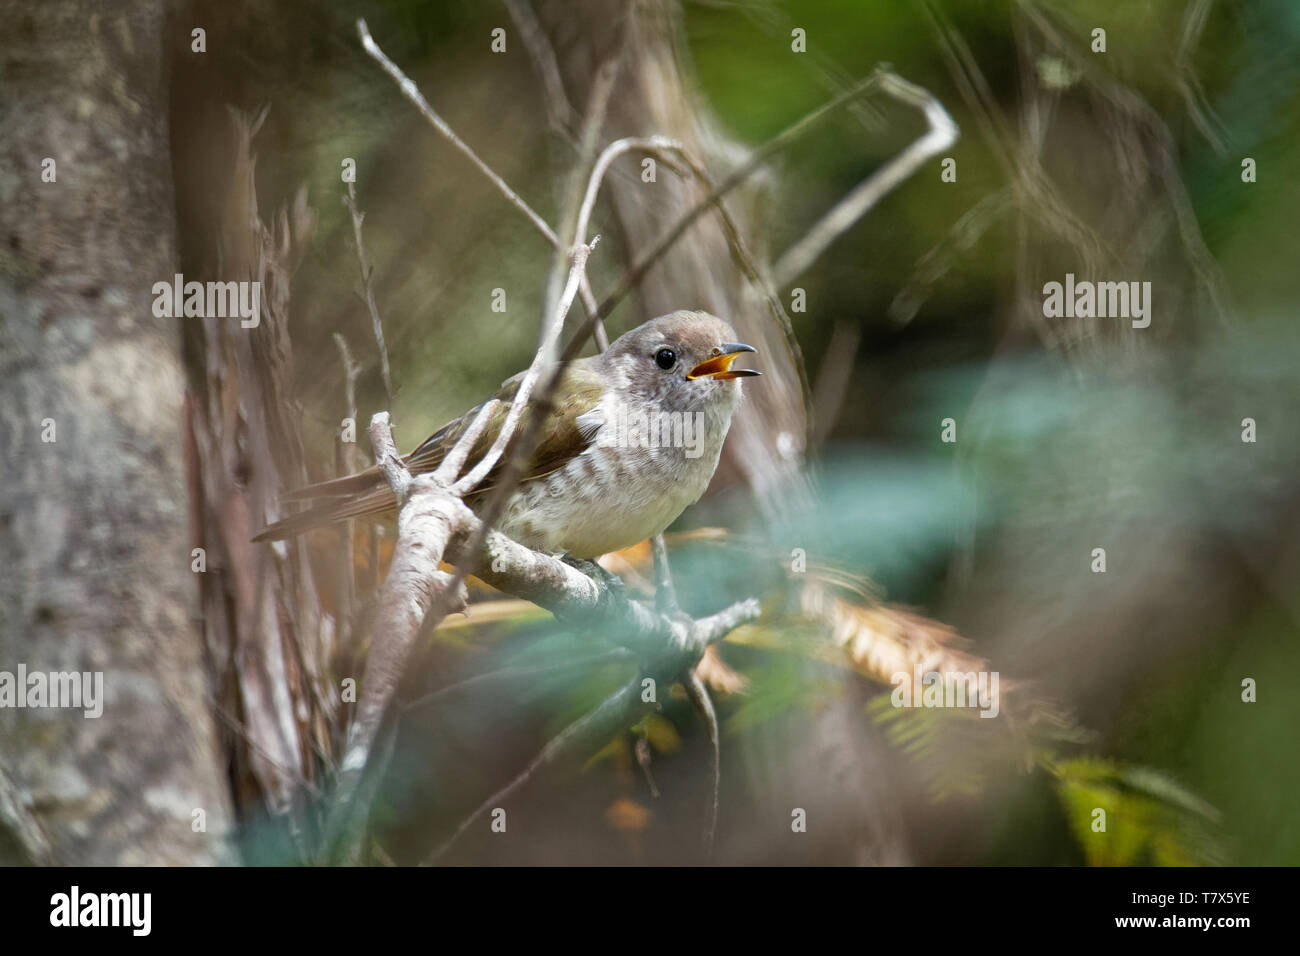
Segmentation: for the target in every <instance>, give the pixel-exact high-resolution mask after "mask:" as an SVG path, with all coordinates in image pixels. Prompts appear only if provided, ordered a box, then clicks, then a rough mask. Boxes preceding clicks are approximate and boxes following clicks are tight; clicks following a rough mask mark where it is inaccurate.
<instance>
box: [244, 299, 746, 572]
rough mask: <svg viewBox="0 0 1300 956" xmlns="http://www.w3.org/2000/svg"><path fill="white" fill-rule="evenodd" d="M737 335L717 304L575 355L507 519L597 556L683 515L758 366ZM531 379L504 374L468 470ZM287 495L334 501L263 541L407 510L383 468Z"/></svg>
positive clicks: (458, 428) (567, 549)
mask: <svg viewBox="0 0 1300 956" xmlns="http://www.w3.org/2000/svg"><path fill="white" fill-rule="evenodd" d="M734 338H735V332H734V331H733V330H732V329H731V327H730V326H729V325H727V323H725V322H724V321H722V320H721V319H719V318H717V317H716V316H713V315H710V314H708V313H707V312H686V311H681V312H673V313H671V314H670V315H663V316H660V317H659V318H657V319H651V320H650V321H649V322H646V323H645V324H644V325H641V326H638V327H637V328H635V329H632V330H631V331H630V332H627V333H625V334H624V335H622V336H620V337H619V338H618V339H617V340H616V341H615V342H613V343H612V344H611V345H610V347H609V348H608V349H607V350H606V351H605V352H603V353H601V354H599V355H594V356H591V357H590V358H583V359H577V360H575V361H574V362H572V363H570V365H569V366H568V368H567V369H566V370H565V374H564V376H563V377H562V378H561V380H560V382H559V383H558V384H557V387H556V390H555V394H554V396H553V408H552V409H551V411H550V412H549V413H548V415H547V419H546V421H545V422H544V424H543V427H542V431H541V439H540V441H539V442H538V444H537V448H536V450H535V451H534V452H533V454H532V457H531V458H530V459H529V462H528V466H527V468H526V470H525V472H524V476H523V479H522V481H521V482H520V483H519V486H518V487H517V488H516V489H515V491H514V492H512V493H511V495H510V497H509V499H508V501H507V503H506V507H505V510H504V512H503V513H502V515H501V518H500V520H499V521H498V523H497V528H498V529H499V530H500V531H502V532H504V533H505V534H507V535H509V536H510V537H511V538H514V539H515V540H516V541H518V542H519V543H520V544H523V545H525V546H527V547H530V548H532V549H534V550H536V551H542V552H545V553H548V554H568V555H570V556H571V557H574V558H579V559H590V558H595V557H597V556H599V555H601V554H605V553H606V552H609V551H616V550H618V549H619V548H625V547H628V546H629V545H633V544H636V543H638V542H640V541H643V540H645V539H646V538H649V537H652V536H653V535H656V534H658V533H659V532H661V531H663V530H664V529H665V528H667V527H668V526H669V525H670V524H672V523H673V521H675V520H676V519H677V516H678V515H680V514H681V513H682V511H684V510H685V509H686V507H687V506H688V505H690V504H693V503H694V502H695V501H697V500H699V498H700V496H701V495H702V494H704V491H705V489H706V488H708V485H709V481H710V480H711V479H712V477H713V472H714V470H715V469H716V468H717V465H718V457H719V455H720V454H721V453H722V443H723V440H724V439H725V438H726V437H727V430H728V428H730V426H731V415H732V412H734V411H735V409H736V406H737V405H738V404H739V403H740V398H741V391H740V379H741V378H745V377H748V376H753V375H758V374H759V373H758V372H756V371H753V370H751V369H736V368H732V363H733V362H734V361H735V360H736V357H737V356H738V355H740V354H741V353H744V352H754V351H757V350H756V349H754V348H753V347H752V346H749V345H742V344H740V343H738V342H734V341H732V340H733V339H734ZM523 376H524V373H522V372H521V373H520V374H518V375H515V376H514V377H512V378H509V379H507V380H506V381H505V382H504V383H503V384H502V386H501V388H500V390H499V391H498V392H497V393H496V395H495V396H494V397H495V398H496V399H498V400H499V402H500V404H499V405H498V407H497V409H496V411H495V412H494V413H493V415H492V418H491V419H490V420H489V423H488V426H487V428H486V429H485V430H484V432H483V434H482V435H481V436H480V437H479V439H478V441H477V442H476V443H475V445H474V448H473V451H472V452H471V454H470V456H469V460H468V462H467V464H466V467H465V468H464V469H463V471H468V470H469V468H470V467H472V466H473V464H474V463H475V462H476V461H478V460H479V459H480V458H481V457H482V456H483V454H484V453H485V452H486V451H487V450H488V448H489V447H491V444H492V442H493V441H494V440H495V438H496V436H497V435H498V434H499V432H500V429H501V426H502V424H503V423H504V421H505V418H506V412H507V410H508V407H509V403H510V402H511V401H512V400H513V398H514V396H515V394H516V393H517V391H518V389H519V385H520V383H521V382H522V380H523ZM481 407H482V405H479V406H476V407H475V408H473V409H470V411H468V412H466V413H465V414H464V415H462V416H461V417H460V418H457V419H456V420H455V421H452V422H449V423H448V424H446V425H444V426H443V427H442V428H440V429H438V431H437V432H435V433H434V434H433V435H432V436H431V437H430V438H428V439H426V440H425V441H424V442H423V443H422V444H421V445H420V446H419V447H418V448H416V449H415V451H413V452H411V453H410V454H409V455H407V456H406V458H405V462H406V467H407V468H408V469H410V471H411V473H412V474H420V473H422V472H429V471H433V470H434V469H435V468H437V467H438V464H439V463H440V462H441V461H442V459H443V457H444V456H445V455H446V454H447V452H448V451H449V450H450V449H451V448H452V446H453V445H455V444H456V440H457V439H458V438H459V437H460V436H461V435H462V434H463V433H464V432H465V429H467V428H468V427H469V425H470V423H471V422H472V421H473V420H474V416H475V415H476V414H477V413H478V410H479V408H481ZM523 425H524V423H523V422H522V421H521V422H520V426H519V428H518V429H517V430H516V434H520V433H522V431H523ZM502 468H503V465H502V464H501V463H498V465H497V466H496V467H495V468H493V470H492V471H491V472H490V473H489V474H488V476H487V478H486V479H485V480H484V481H483V482H482V484H480V485H479V487H478V488H477V489H476V490H475V491H474V492H473V493H472V494H471V495H469V496H467V497H466V503H467V504H468V505H469V506H470V507H471V508H475V509H477V508H478V507H480V506H481V505H482V504H483V502H484V500H485V497H486V494H487V492H488V491H489V490H490V489H491V488H492V486H493V484H494V483H495V482H496V481H497V480H499V478H500V474H501V471H502ZM285 499H286V500H290V501H301V500H307V499H323V500H318V501H314V502H313V504H312V506H311V507H309V508H308V509H307V510H305V511H302V512H300V513H298V514H295V515H292V516H290V517H288V518H285V519H284V520H283V521H277V522H276V523H275V524H272V525H270V526H268V527H267V528H265V529H264V530H263V531H262V532H261V533H260V534H258V535H257V537H256V538H254V539H253V540H255V541H276V540H280V539H283V538H287V537H290V536H292V535H296V534H300V533H301V532H303V531H307V530H310V529H312V528H318V527H321V526H324V525H328V524H331V523H333V522H336V521H342V520H345V519H347V518H357V517H362V516H370V515H375V516H379V515H384V514H392V513H393V512H394V510H395V508H396V500H395V498H394V496H393V493H392V491H391V489H390V488H389V487H388V484H387V482H386V481H385V480H384V476H383V474H382V472H381V471H380V470H379V469H378V468H377V467H376V468H371V469H369V470H368V471H364V472H361V473H360V474H356V475H350V476H348V477H346V478H337V479H335V480H333V481H326V482H322V483H320V484H316V485H309V486H308V487H306V488H301V489H299V490H297V491H293V492H290V493H289V494H288V495H286V496H285Z"/></svg>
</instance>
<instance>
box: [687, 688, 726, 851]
mask: <svg viewBox="0 0 1300 956" xmlns="http://www.w3.org/2000/svg"><path fill="white" fill-rule="evenodd" d="M682 686H683V687H685V688H686V696H687V697H689V698H690V700H691V703H692V704H693V705H694V706H695V711H696V713H698V714H699V715H700V722H701V723H702V724H704V729H705V731H706V732H707V733H708V735H709V743H710V745H711V746H712V748H713V786H712V787H710V788H709V800H708V804H707V808H706V810H705V816H704V819H705V824H704V858H705V859H708V858H710V857H711V856H712V855H713V843H714V840H715V838H716V836H717V832H718V805H719V803H720V802H721V794H722V745H721V743H720V741H719V738H718V712H717V711H716V710H714V709H713V699H712V698H711V697H709V689H708V688H707V687H705V686H704V681H702V680H701V679H700V675H699V674H697V673H696V672H695V668H694V667H691V668H689V669H688V670H687V671H686V673H685V674H683V675H682Z"/></svg>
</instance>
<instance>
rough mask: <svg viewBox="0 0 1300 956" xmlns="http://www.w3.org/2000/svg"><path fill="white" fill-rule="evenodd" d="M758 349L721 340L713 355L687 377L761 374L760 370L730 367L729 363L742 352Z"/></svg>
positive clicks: (732, 376) (744, 376) (726, 376)
mask: <svg viewBox="0 0 1300 956" xmlns="http://www.w3.org/2000/svg"><path fill="white" fill-rule="evenodd" d="M757 351H758V349H756V348H754V346H752V345H742V344H740V343H739V342H723V343H722V344H721V345H719V346H718V347H717V348H715V349H714V350H713V355H712V356H710V357H709V358H707V359H705V360H704V361H703V362H701V363H700V364H699V365H697V366H695V368H693V369H691V370H690V372H688V373H687V375H686V377H687V378H688V379H692V378H748V377H749V376H751V375H762V374H763V373H762V372H755V371H754V370H753V369H752V368H732V367H731V363H732V362H734V361H736V356H737V355H740V354H741V353H742V352H757Z"/></svg>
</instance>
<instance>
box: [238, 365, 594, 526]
mask: <svg viewBox="0 0 1300 956" xmlns="http://www.w3.org/2000/svg"><path fill="white" fill-rule="evenodd" d="M522 381H523V373H521V374H519V375H515V376H512V377H511V378H509V379H507V380H506V381H505V382H503V383H502V385H501V388H500V389H498V390H497V393H496V394H495V395H494V396H493V398H494V399H496V400H497V401H498V402H499V404H498V406H497V408H496V409H495V410H494V411H493V412H492V416H491V418H490V419H489V420H488V423H487V426H486V427H485V428H484V429H483V433H482V434H481V435H480V436H479V438H478V440H477V441H476V442H475V443H474V446H473V448H472V449H471V451H470V454H469V457H468V459H467V460H466V466H465V468H464V469H462V474H463V473H464V472H465V471H468V470H469V468H471V467H473V465H474V463H475V462H477V461H478V460H479V459H481V458H482V457H483V455H485V454H486V453H487V451H488V449H489V448H491V447H492V443H493V442H494V441H496V438H497V436H498V435H499V434H500V433H501V428H502V426H503V425H504V424H505V420H506V415H507V413H508V412H509V407H510V402H511V401H513V400H514V398H515V396H516V395H517V394H518V392H519V386H520V384H521V383H522ZM604 393H605V383H604V380H603V379H602V378H601V376H600V375H599V373H598V372H597V371H595V370H594V369H593V368H592V367H591V363H590V361H589V360H587V359H579V360H577V361H575V362H573V363H571V364H570V365H569V366H568V368H567V369H566V370H565V373H564V377H563V379H562V380H561V381H560V383H559V385H558V387H557V388H556V398H555V399H554V402H553V406H552V408H551V409H550V410H549V411H548V412H547V421H546V422H545V424H544V427H543V429H542V437H541V440H540V441H539V443H538V446H537V448H536V449H535V450H534V451H533V454H532V456H531V457H530V458H529V462H528V467H527V469H526V470H525V472H524V475H523V477H522V478H521V479H520V481H521V483H523V482H528V481H533V480H535V479H537V478H541V477H543V476H545V475H549V474H550V473H551V472H553V471H556V470H558V469H560V468H563V467H564V466H565V465H566V464H568V463H569V462H570V461H572V460H573V459H574V458H576V457H577V456H578V455H580V454H582V452H583V451H584V450H586V449H587V447H588V446H590V445H591V443H592V442H593V441H595V439H596V433H597V432H598V431H599V430H600V425H601V424H602V423H603V422H602V421H601V419H600V411H599V409H598V406H599V404H600V400H601V397H602V396H603V395H604ZM484 404H486V403H481V404H479V405H476V406H475V407H474V408H472V409H470V410H469V411H468V412H466V413H465V414H464V415H462V416H461V417H460V418H457V419H455V420H454V421H451V422H448V423H447V424H446V425H444V426H443V427H442V428H440V429H438V430H437V431H436V432H434V433H433V434H432V435H430V436H429V437H428V438H427V439H425V440H424V441H423V442H421V444H420V445H419V446H418V447H417V448H416V449H415V450H414V451H413V452H411V453H410V454H409V455H407V456H406V458H405V459H404V461H405V463H406V467H407V468H408V469H409V470H410V471H411V473H412V474H414V475H419V474H424V473H427V472H430V471H433V470H434V469H435V468H437V467H438V465H439V464H441V462H442V460H443V459H444V458H445V457H446V456H447V452H448V451H450V450H451V448H452V447H453V446H454V445H455V444H456V442H457V441H458V440H459V439H460V436H461V435H463V434H464V433H465V431H466V429H468V428H469V426H470V424H471V423H472V422H473V421H474V418H475V416H476V415H477V414H478V413H479V410H480V409H481V408H482V407H483V405H484ZM527 426H528V417H525V418H523V419H521V420H520V422H519V424H518V425H517V426H516V428H515V438H516V439H517V438H518V437H519V436H521V435H523V434H524V433H525V431H526V430H527ZM512 440H513V439H512ZM507 457H508V455H502V457H501V461H500V462H498V463H497V465H496V466H495V467H494V468H493V469H492V471H490V472H489V473H488V475H487V477H486V478H485V479H484V480H483V481H482V482H481V483H480V484H479V487H478V488H477V489H475V491H474V493H473V495H471V496H470V497H471V499H472V498H473V497H477V496H479V495H482V494H484V493H485V492H487V491H489V490H490V489H491V488H492V487H493V485H494V484H495V483H496V481H498V480H499V478H500V475H501V472H502V470H503V468H504V464H505V461H506V460H507ZM306 499H333V500H331V501H325V502H319V503H317V504H315V505H313V507H311V508H309V509H307V510H306V511H304V512H300V513H299V514H297V515H291V516H289V517H288V518H285V519H284V520H283V521H280V522H276V523H275V524H273V525H271V526H269V527H267V528H265V529H264V530H263V531H262V532H261V533H259V534H258V535H257V537H256V538H254V540H266V539H270V540H276V539H279V538H282V537H287V536H289V535H292V534H297V533H299V532H301V531H304V530H307V529H308V528H313V527H317V526H319V525H321V524H328V523H331V522H334V521H341V520H343V519H345V518H356V517H361V516H364V515H370V514H382V513H383V512H385V511H389V510H391V509H392V508H393V506H394V504H395V502H394V499H393V494H392V491H391V490H390V489H389V487H388V484H387V482H386V481H385V479H384V476H383V472H381V471H380V470H379V468H378V467H373V468H369V469H367V470H366V471H363V472H359V473H358V474H355V475H348V476H346V477H344V478H335V479H333V480H331V481H323V482H319V483H317V484H314V485H307V486H306V487H303V488H299V489H296V490H294V491H290V492H288V493H286V494H285V495H284V496H283V497H282V500H284V501H302V500H306ZM338 499H343V500H338Z"/></svg>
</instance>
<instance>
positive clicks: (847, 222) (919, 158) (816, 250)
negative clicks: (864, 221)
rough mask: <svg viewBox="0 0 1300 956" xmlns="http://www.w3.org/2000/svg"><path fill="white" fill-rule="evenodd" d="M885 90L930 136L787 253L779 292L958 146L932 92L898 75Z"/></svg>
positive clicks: (778, 271) (887, 78)
mask: <svg viewBox="0 0 1300 956" xmlns="http://www.w3.org/2000/svg"><path fill="white" fill-rule="evenodd" d="M880 89H881V90H882V91H883V92H885V93H887V94H889V95H890V96H892V97H894V98H895V99H897V100H899V101H901V102H903V103H906V104H908V105H909V106H914V107H916V108H917V109H919V110H921V111H922V112H923V113H924V114H925V119H926V122H927V123H928V124H929V127H930V129H929V132H927V133H926V134H925V135H924V136H922V137H921V138H920V139H918V140H916V141H915V142H913V143H912V144H911V145H910V146H908V147H907V148H906V149H905V150H903V151H902V152H901V153H899V154H898V155H897V156H895V157H894V158H893V159H891V160H890V161H889V162H887V163H886V164H885V165H883V166H881V167H880V168H879V169H877V170H876V171H875V172H874V173H872V174H871V175H870V176H868V177H867V178H866V179H864V180H863V181H862V182H861V183H859V184H858V185H857V186H856V187H854V189H853V190H852V191H851V192H850V193H849V194H848V195H847V196H845V197H844V198H843V199H841V200H840V201H839V202H838V203H836V204H835V206H834V207H833V208H832V209H831V210H830V211H829V212H828V213H826V215H824V216H823V217H822V218H821V219H819V220H818V221H817V223H816V225H814V226H813V227H812V228H811V229H809V230H808V233H807V235H805V236H804V237H803V238H802V239H800V240H799V241H798V242H797V243H795V244H794V246H792V247H791V248H790V249H788V250H786V252H785V254H784V255H783V256H781V258H780V259H779V260H778V261H777V263H776V265H775V266H774V267H773V269H772V274H773V278H772V281H773V283H774V284H775V285H776V286H777V287H778V288H780V287H783V286H785V285H786V284H787V283H789V282H790V281H791V280H792V279H794V278H795V277H797V276H798V275H800V274H801V273H803V271H804V270H805V269H807V268H808V267H809V266H811V265H812V264H813V263H814V262H815V261H816V260H817V258H818V257H819V256H821V254H822V253H823V252H825V251H826V249H827V247H828V246H830V244H831V243H832V242H834V241H835V239H836V238H837V237H839V236H840V235H842V234H843V233H845V232H847V231H848V230H849V229H851V228H852V227H853V224H854V223H856V222H857V221H858V220H859V219H861V218H862V217H863V216H865V215H866V214H867V213H868V212H870V211H871V209H872V208H873V207H874V206H875V205H876V203H878V202H880V200H881V199H882V198H884V197H885V196H886V195H888V194H889V193H890V192H891V191H892V190H893V189H894V188H895V187H896V186H898V184H899V183H901V182H903V180H905V179H907V178H908V177H909V176H911V175H912V174H913V173H914V172H916V171H917V170H918V169H920V167H921V165H922V164H923V163H924V162H925V161H926V160H928V159H930V158H931V157H932V156H936V155H938V154H939V153H941V152H942V151H943V150H945V149H947V148H948V147H949V146H951V145H952V144H953V143H955V142H956V141H957V137H958V135H959V131H958V129H957V124H956V123H954V122H953V121H952V117H951V116H949V115H948V111H947V110H945V109H944V108H943V105H942V104H941V103H940V102H939V101H938V100H937V99H935V98H934V97H933V96H932V95H931V94H930V93H929V92H928V91H927V90H925V89H923V88H921V87H919V86H916V85H915V84H913V83H909V82H907V81H906V80H904V79H903V78H902V77H900V76H898V75H896V74H894V73H884V74H882V75H881V76H880Z"/></svg>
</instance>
